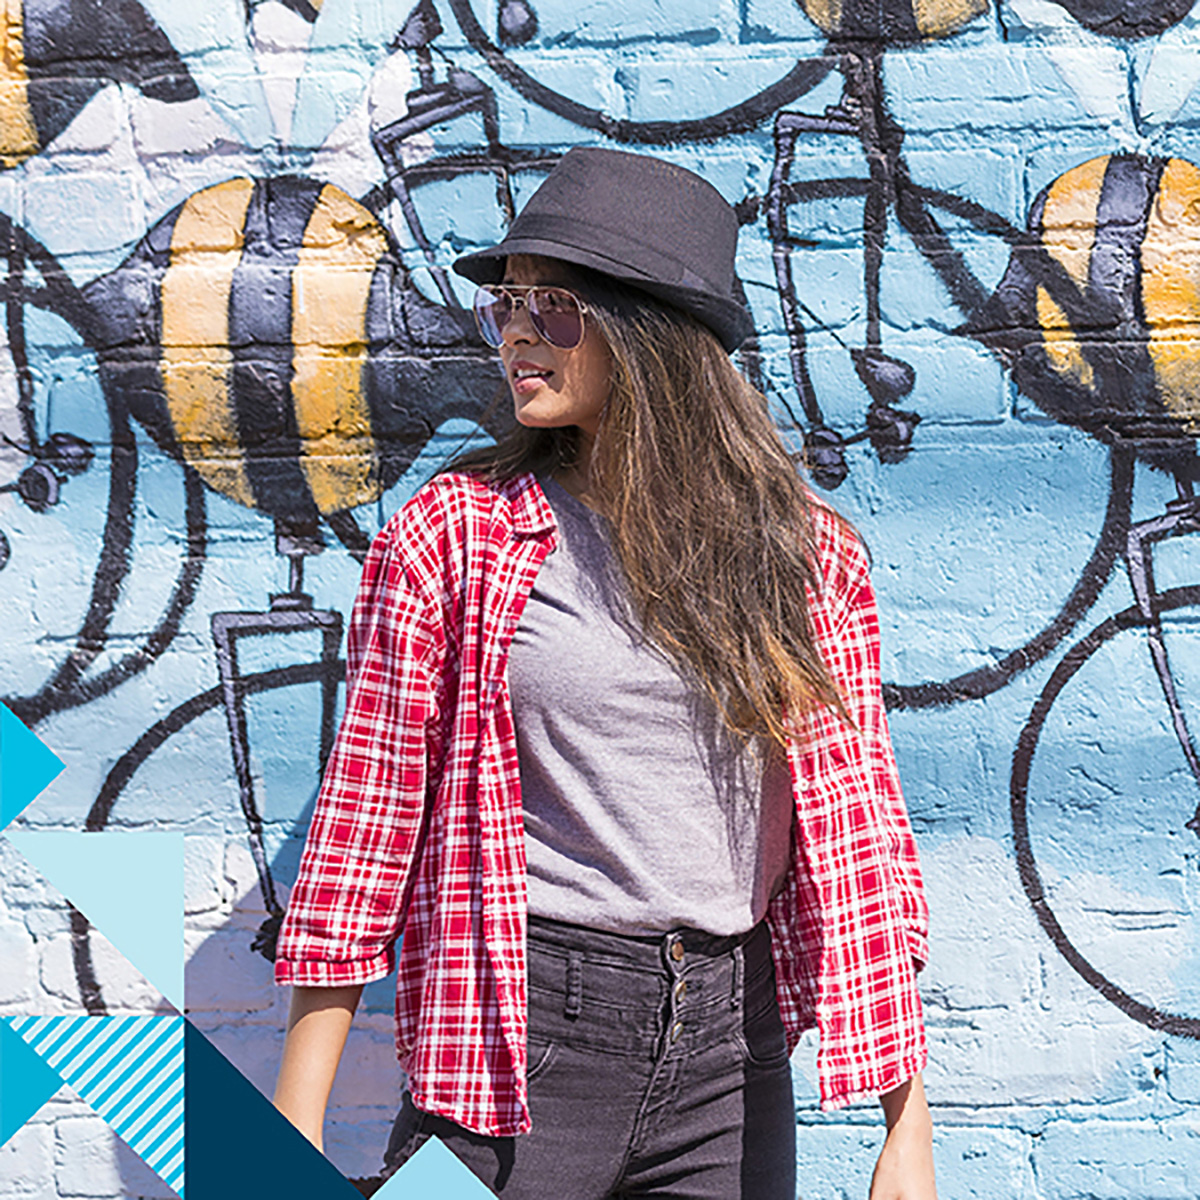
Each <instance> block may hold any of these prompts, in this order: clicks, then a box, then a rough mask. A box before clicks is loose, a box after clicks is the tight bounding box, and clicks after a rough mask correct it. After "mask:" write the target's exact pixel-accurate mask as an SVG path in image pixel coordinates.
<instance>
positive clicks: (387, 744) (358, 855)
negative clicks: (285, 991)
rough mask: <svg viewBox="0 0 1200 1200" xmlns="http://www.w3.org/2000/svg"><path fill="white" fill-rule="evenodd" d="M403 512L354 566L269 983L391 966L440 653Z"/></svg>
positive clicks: (337, 980)
mask: <svg viewBox="0 0 1200 1200" xmlns="http://www.w3.org/2000/svg"><path fill="white" fill-rule="evenodd" d="M403 516H404V514H400V515H398V516H397V517H396V518H393V520H392V521H391V522H389V524H388V526H387V527H386V528H385V529H384V531H383V532H382V533H381V534H380V535H379V537H378V538H377V539H376V540H375V542H374V544H373V545H372V547H371V550H370V553H369V554H368V556H367V560H366V563H365V565H364V569H363V576H362V583H361V585H360V587H359V591H358V596H357V599H356V600H355V604H354V610H353V613H352V615H351V619H350V629H349V634H348V640H347V652H346V660H347V700H346V712H345V715H344V717H343V718H342V723H341V727H340V729H339V731H338V736H337V740H336V742H335V744H334V748H333V752H332V754H331V756H330V759H329V764H328V766H327V768H326V771H325V776H324V779H323V780H322V784H321V789H320V792H319V794H318V797H317V802H316V807H315V809H314V812H313V818H312V823H311V824H310V826H309V831H308V840H307V842H306V843H305V847H304V854H303V856H302V858H301V861H300V870H299V875H298V877H297V880H296V883H295V886H294V887H293V888H292V892H291V897H290V899H289V902H288V911H287V917H286V919H285V921H284V924H283V928H282V930H281V932H280V938H279V949H278V954H277V956H276V960H275V980H276V982H277V983H279V984H292V985H304V986H325V987H335V986H342V985H347V984H356V983H368V982H370V981H371V980H373V979H379V978H382V977H383V976H385V975H387V974H388V973H389V972H390V971H391V969H392V966H393V963H394V953H395V952H394V943H395V941H396V938H397V936H398V935H399V933H400V931H401V929H402V926H403V919H404V912H405V907H406V904H407V899H408V893H409V890H410V884H411V880H412V876H413V870H414V865H415V863H416V861H417V858H418V855H419V851H420V844H421V840H422V836H423V828H424V824H425V816H426V809H427V805H426V797H427V795H428V793H429V787H430V783H429V781H430V766H429V764H430V762H431V759H432V757H433V756H434V755H435V754H436V747H435V746H434V734H435V731H436V729H437V725H438V712H439V704H438V696H437V689H436V687H435V684H434V680H435V679H436V678H438V677H439V671H438V662H439V659H440V657H441V654H442V645H441V638H440V634H439V625H438V622H437V620H436V619H435V613H436V605H435V604H434V603H432V602H431V601H430V599H429V598H428V596H427V594H426V593H427V592H428V589H427V588H422V587H421V586H419V584H418V576H417V573H416V572H415V571H414V569H413V566H412V560H413V556H412V555H411V554H406V553H405V551H406V548H407V547H406V541H405V533H404V527H405V522H404V520H403ZM406 559H407V560H408V561H406Z"/></svg>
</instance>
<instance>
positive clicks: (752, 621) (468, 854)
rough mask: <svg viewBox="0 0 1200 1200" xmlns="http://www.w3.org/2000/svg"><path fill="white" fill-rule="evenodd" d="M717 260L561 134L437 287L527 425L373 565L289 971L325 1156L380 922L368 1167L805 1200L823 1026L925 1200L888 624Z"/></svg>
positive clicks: (648, 166)
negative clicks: (810, 1061)
mask: <svg viewBox="0 0 1200 1200" xmlns="http://www.w3.org/2000/svg"><path fill="white" fill-rule="evenodd" d="M736 242H737V218H736V215H735V214H734V212H733V210H732V209H731V208H730V207H729V205H728V204H727V203H726V202H725V201H724V200H723V199H722V198H721V196H720V195H719V194H718V193H717V192H716V191H715V190H714V189H713V188H712V187H710V186H709V185H708V184H707V183H705V182H704V181H703V180H701V179H700V178H699V177H698V176H696V175H694V174H692V173H691V172H689V171H685V170H683V169H681V168H679V167H676V166H674V165H671V164H668V163H665V162H661V161H660V160H657V159H654V158H650V157H647V156H642V155H634V154H627V153H624V152H618V151H612V150H600V149H575V150H572V151H570V152H569V153H568V154H567V155H566V156H565V157H564V158H563V159H562V161H561V162H560V164H559V165H558V166H557V167H556V168H555V170H554V171H553V172H552V173H551V174H550V176H549V177H548V178H547V180H546V181H545V183H543V185H542V186H541V188H539V189H538V191H537V193H536V194H535V195H534V196H533V197H532V198H531V199H530V201H529V203H528V204H527V205H526V207H525V208H524V210H523V211H522V212H521V214H520V215H519V216H518V217H517V219H516V221H515V222H514V223H513V225H512V227H511V228H510V230H509V232H508V234H507V235H506V237H505V239H504V240H503V241H502V242H501V243H500V244H499V245H498V246H495V247H492V248H491V249H490V250H486V251H482V252H480V253H477V254H472V255H469V256H467V257H466V258H464V259H460V260H459V262H458V263H457V264H456V270H458V271H459V273H460V274H463V275H465V276H466V277H468V278H470V279H472V280H474V281H475V282H477V283H479V284H481V285H483V286H482V287H481V290H480V293H479V296H478V299H477V300H476V305H475V311H476V317H477V320H478V323H479V328H480V332H481V334H482V335H483V337H484V339H485V340H486V341H488V342H489V343H490V344H491V345H493V346H495V347H496V348H497V349H498V350H499V353H500V359H501V362H502V364H503V367H504V370H505V375H506V378H507V381H508V386H509V390H510V392H511V395H512V400H513V404H514V407H515V412H516V418H517V422H518V424H517V426H516V429H515V430H514V432H513V434H512V435H511V436H509V437H508V438H506V439H504V440H503V441H502V442H501V443H500V444H499V445H498V446H496V447H494V448H491V449H489V450H486V451H481V452H477V453H475V454H471V455H468V456H466V457H465V458H464V459H462V460H460V461H459V462H458V463H456V464H455V465H454V467H453V468H452V469H451V470H450V471H448V472H447V473H444V474H443V475H441V476H439V477H438V478H436V479H435V480H433V481H432V482H431V483H430V484H428V485H427V486H426V487H424V488H423V489H421V491H419V492H418V493H417V495H416V496H415V497H414V498H413V500H412V501H411V502H410V503H409V504H408V505H406V506H405V508H404V509H403V510H402V511H401V512H400V513H398V514H397V515H396V517H394V518H393V519H392V521H391V522H390V523H389V524H388V526H387V527H386V528H385V530H384V531H383V533H382V534H381V535H380V537H379V538H378V539H377V540H376V542H375V544H374V546H373V548H372V552H371V555H370V557H369V559H368V562H367V565H366V568H365V570H364V576H363V583H362V587H361V589H360V592H359V596H358V600H357V602H356V605H355V612H354V617H353V621H352V627H351V632H350V642H349V647H348V665H349V680H350V684H349V692H348V701H347V712H346V716H345V718H344V721H343V725H342V729H341V732H340V734H339V738H338V743H337V746H336V748H335V751H334V755H333V757H332V759H331V761H330V766H329V769H328V771H327V772H326V776H325V780H324V782H323V785H322V791H321V796H320V799H319V801H318V805H317V809H316V812H315V814H314V817H313V822H312V826H311V828H310V832H309V839H308V844H307V846H306V848H305V853H304V858H303V861H302V863H301V868H300V875H299V878H298V880H297V883H296V886H295V888H294V889H293V892H292V896H291V903H290V906H289V912H288V918H287V922H286V923H285V926H284V929H283V932H282V935H281V940H280V947H279V956H278V959H277V963H276V977H277V979H278V981H279V982H281V983H290V984H292V985H293V986H294V988H295V991H294V993H293V1004H292V1014H291V1018H290V1021H289V1031H288V1036H287V1041H286V1044H285V1049H284V1056H283V1063H282V1066H281V1069H280V1077H279V1084H278V1087H277V1091H276V1104H277V1105H278V1106H279V1108H280V1109H281V1111H283V1112H284V1113H285V1115H287V1116H288V1117H289V1118H290V1119H291V1120H292V1121H293V1122H294V1123H295V1124H296V1125H297V1126H298V1127H299V1128H300V1129H301V1130H302V1131H303V1132H304V1133H305V1134H307V1136H308V1137H309V1138H310V1139H311V1140H312V1141H313V1142H314V1143H315V1144H317V1145H318V1146H319V1145H320V1144H321V1124H322V1121H323V1117H324V1109H325V1104H326V1100H327V1097H328V1093H329V1088H330V1086H331V1084H332V1079H333V1074H334V1071H335V1069H336V1064H337V1061H338V1058H339V1056H340V1054H341V1050H342V1045H343V1042H344V1039H345V1036H346V1032H347V1029H348V1027H349V1023H350V1019H351V1016H352V1014H353V1012H354V1008H355V1005H356V1004H357V1000H358V995H359V992H360V990H361V987H362V984H363V983H365V982H368V981H369V980H371V979H375V978H379V977H381V976H383V975H385V974H386V973H387V972H388V971H389V970H390V968H391V966H392V962H393V953H394V951H393V946H394V943H395V941H396V939H397V938H398V937H399V936H400V935H401V934H402V935H403V946H402V951H401V955H400V966H399V972H398V985H397V1004H396V1024H397V1031H396V1033H397V1048H398V1052H399V1056H400V1061H401V1063H402V1065H403V1066H404V1068H405V1070H406V1072H407V1074H408V1089H407V1091H406V1093H405V1096H404V1098H403V1103H402V1108H401V1111H400V1115H399V1116H398V1118H397V1121H396V1125H395V1128H394V1130H393V1134H392V1139H391V1143H390V1145H389V1147H388V1152H387V1156H386V1169H387V1171H388V1172H389V1173H390V1172H392V1171H395V1170H397V1169H398V1168H399V1167H400V1166H401V1165H402V1164H403V1162H404V1161H406V1159H407V1157H408V1156H409V1155H411V1154H412V1153H413V1152H414V1151H415V1150H416V1149H417V1148H419V1146H420V1145H421V1144H422V1143H423V1141H424V1140H425V1139H427V1138H428V1137H429V1136H431V1135H434V1134H436V1135H437V1136H439V1137H441V1138H442V1139H443V1140H444V1141H445V1142H446V1143H447V1145H449V1146H450V1148H451V1149H452V1150H454V1151H455V1153H457V1154H458V1155H459V1156H460V1158H462V1159H463V1160H464V1161H465V1162H466V1163H467V1165H468V1166H469V1167H471V1169H472V1170H473V1171H475V1173H476V1174H477V1175H478V1176H479V1177H480V1178H482V1179H483V1180H484V1181H485V1182H486V1183H487V1184H488V1185H489V1187H491V1188H492V1189H493V1190H494V1191H495V1192H497V1193H498V1194H499V1195H502V1196H506V1197H509V1198H510V1200H524V1198H537V1200H543V1198H544V1200H550V1198H553V1200H585V1198H587V1200H592V1198H594V1200H601V1198H603V1197H610V1196H611V1197H615V1196H650V1195H664V1196H665V1195H670V1196H673V1197H680V1198H687V1200H736V1198H737V1197H742V1198H744V1200H792V1198H793V1197H794V1196H795V1187H796V1184H795V1167H794V1161H795V1152H794V1137H795V1123H794V1113H793V1102H792V1092H791V1077H790V1071H789V1067H788V1054H789V1051H790V1050H791V1049H792V1047H793V1046H794V1045H795V1042H796V1039H797V1038H798V1037H799V1035H800V1033H801V1031H802V1030H803V1029H805V1028H807V1027H808V1026H811V1025H813V1024H816V1025H818V1027H819V1030H820V1035H821V1048H820V1054H819V1059H818V1067H819V1075H820V1085H821V1091H822V1101H823V1103H824V1104H825V1105H826V1106H828V1107H836V1106H838V1105H841V1104H845V1103H848V1102H849V1101H850V1100H851V1099H853V1098H855V1097H858V1096H862V1095H877V1096H879V1097H880V1099H881V1102H882V1104H883V1107H884V1110H885V1116H886V1119H887V1124H888V1128H889V1132H888V1135H887V1138H886V1140H885V1143H884V1147H883V1151H882V1153H881V1155H880V1159H879V1163H878V1165H877V1167H876V1171H875V1177H874V1182H873V1185H872V1197H873V1200H899V1198H904V1200H930V1198H931V1197H933V1196H934V1182H933V1165H932V1154H931V1149H930V1142H931V1132H930V1121H929V1111H928V1107H927V1105H926V1102H925V1099H924V1095H923V1092H922V1089H921V1081H920V1075H919V1072H920V1070H921V1068H922V1066H923V1065H924V1061H925V1043H924V1030H923V1027H922V1024H921V1015H920V1001H919V998H918V996H917V992H916V985H915V972H916V970H917V969H918V967H919V965H920V963H921V962H922V961H923V960H924V957H925V947H924V929H925V904H924V898H923V893H922V889H921V882H920V876H919V872H918V868H917V861H916V851H915V847H914V844H913V840H912V834H911V831H910V829H909V825H908V819H907V816H906V813H905V810H904V805H903V800H902V798H901V796H900V792H899V785H898V783H897V780H896V775H895V766H894V763H893V760H892V755H891V748H890V744H889V741H888V735H887V727H886V721H885V718H884V713H883V707H882V702H881V699H880V693H879V678H878V627H877V621H876V616H875V609H874V600H873V596H872V593H871V588H870V583H869V581H868V578H867V572H866V563H865V557H864V554H863V551H862V548H861V546H860V545H859V543H858V541H857V539H856V538H855V537H854V535H853V533H852V531H851V530H849V528H848V527H847V526H846V525H845V524H844V522H842V521H841V520H840V519H839V518H837V517H836V516H835V515H834V514H833V512H832V511H831V510H829V509H828V508H826V507H825V506H824V505H822V504H820V503H818V502H817V501H815V500H814V498H813V497H812V496H811V495H810V494H809V493H808V492H807V490H806V489H805V488H804V486H803V484H802V483H801V482H800V480H799V478H798V476H797V474H796V471H795V469H794V467H793V465H792V463H791V461H790V460H789V458H788V456H787V454H786V452H785V450H784V448H783V446H782V444H781V442H780V440H779V437H778V434H777V432H776V431H775V428H774V426H773V425H772V423H771V421H770V419H769V417H768V415H767V411H766V405H765V402H764V401H763V399H762V397H761V396H760V395H759V394H758V393H756V392H754V391H753V389H751V388H750V387H749V386H748V385H747V384H746V383H745V381H744V380H742V378H741V377H740V376H739V375H738V374H737V372H736V371H735V370H734V368H733V366H732V364H731V363H730V361H729V358H728V352H730V351H732V350H733V349H735V348H736V347H737V345H739V344H740V343H741V342H742V341H743V340H744V339H745V337H746V336H747V335H748V334H749V333H750V332H751V328H752V327H751V322H750V318H749V316H748V314H747V313H746V311H745V309H744V308H743V307H742V306H741V305H740V304H738V303H737V302H736V300H735V299H734V298H733V287H734V267H733V260H734V251H735V249H736ZM785 761H786V763H787V767H790V771H789V770H788V769H787V767H785Z"/></svg>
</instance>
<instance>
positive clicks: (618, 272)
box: [454, 237, 754, 354]
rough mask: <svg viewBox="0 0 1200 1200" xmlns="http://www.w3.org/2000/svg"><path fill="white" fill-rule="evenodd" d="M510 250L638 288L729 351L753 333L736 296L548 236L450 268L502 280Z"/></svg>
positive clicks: (505, 245) (512, 243)
mask: <svg viewBox="0 0 1200 1200" xmlns="http://www.w3.org/2000/svg"><path fill="white" fill-rule="evenodd" d="M513 254H537V255H541V256H542V257H544V258H557V259H561V260H562V261H563V262H569V263H573V264H575V265H576V266H581V267H589V268H591V269H592V270H593V271H599V272H601V273H602V274H604V275H609V276H611V277H612V278H613V279H619V280H620V281H621V282H622V283H629V284H632V285H633V286H634V287H638V288H641V289H642V291H644V292H648V293H649V294H650V295H651V296H654V297H656V298H657V299H659V300H665V301H666V302H667V303H668V304H673V305H675V307H676V308H681V309H683V311H684V312H687V313H691V314H692V316H694V317H695V318H696V319H697V320H699V321H703V322H704V324H705V325H707V326H708V327H709V328H710V329H711V330H712V331H713V332H714V333H715V334H716V335H717V337H718V339H719V340H720V342H721V345H722V346H724V347H725V349H726V351H727V352H729V353H731V354H732V353H733V351H734V350H736V349H737V348H738V347H739V346H740V345H741V344H742V343H743V342H744V341H745V340H746V339H747V338H748V337H749V336H750V335H751V334H752V333H753V332H754V320H753V318H752V317H751V316H750V314H749V313H748V312H747V311H746V309H745V308H743V307H742V305H740V304H738V303H737V301H736V300H730V299H728V298H727V297H725V296H718V295H716V294H715V293H713V292H706V291H703V290H701V289H699V288H689V287H683V286H680V285H678V284H669V283H662V282H661V281H659V280H657V279H652V278H650V277H648V276H646V275H643V274H642V273H640V272H638V271H636V270H634V269H633V268H631V267H629V266H628V265H627V264H625V263H620V262H616V261H615V260H613V259H611V258H607V257H605V256H604V255H602V254H595V253H592V252H591V251H589V250H584V249H581V248H579V247H577V246H568V245H565V244H564V243H562V242H555V241H552V240H550V239H548V238H533V237H515V238H511V239H509V238H506V239H505V240H504V241H503V242H500V243H499V244H498V245H495V246H492V247H490V248H489V249H487V250H477V251H476V252H475V253H474V254H464V255H463V256H462V258H459V259H457V260H456V261H455V263H454V270H455V272H456V273H457V274H459V275H461V276H462V277H463V278H464V279H469V280H471V282H472V283H499V282H500V281H501V280H502V279H503V278H504V265H505V261H506V260H507V259H508V258H509V256H510V255H513Z"/></svg>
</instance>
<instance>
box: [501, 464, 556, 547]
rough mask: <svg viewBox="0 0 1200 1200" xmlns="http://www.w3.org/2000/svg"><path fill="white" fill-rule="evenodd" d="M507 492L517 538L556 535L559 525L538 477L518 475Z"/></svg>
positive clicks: (510, 483) (507, 485) (509, 485)
mask: <svg viewBox="0 0 1200 1200" xmlns="http://www.w3.org/2000/svg"><path fill="white" fill-rule="evenodd" d="M505 491H506V492H507V493H508V499H509V502H510V503H511V504H512V524H513V534H514V535H515V536H516V537H536V536H537V535H539V534H543V533H550V534H553V533H556V532H557V530H558V523H557V522H556V521H555V520H554V513H553V511H552V510H551V508H550V505H549V503H548V502H547V500H546V495H545V493H544V492H543V491H542V488H541V485H540V484H539V483H538V481H537V478H536V476H534V475H532V474H528V473H527V474H524V475H518V476H516V478H515V479H512V480H510V481H509V482H508V483H507V484H506V486H505Z"/></svg>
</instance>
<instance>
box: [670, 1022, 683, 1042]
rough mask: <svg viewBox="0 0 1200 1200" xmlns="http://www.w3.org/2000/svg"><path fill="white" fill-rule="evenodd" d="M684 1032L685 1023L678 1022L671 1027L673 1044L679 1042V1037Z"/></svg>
mask: <svg viewBox="0 0 1200 1200" xmlns="http://www.w3.org/2000/svg"><path fill="white" fill-rule="evenodd" d="M682 1032H683V1022H682V1021H676V1022H675V1024H674V1025H672V1026H671V1042H672V1044H673V1043H675V1042H677V1041H679V1035H680V1034H681V1033H682Z"/></svg>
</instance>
